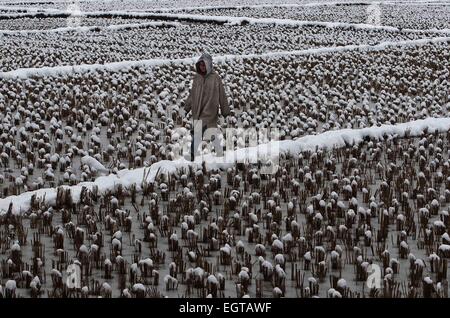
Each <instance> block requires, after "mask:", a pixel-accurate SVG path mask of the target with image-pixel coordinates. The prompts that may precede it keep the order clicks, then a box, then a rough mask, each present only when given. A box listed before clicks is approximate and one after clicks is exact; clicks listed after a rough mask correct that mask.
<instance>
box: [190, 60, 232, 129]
mask: <svg viewBox="0 0 450 318" xmlns="http://www.w3.org/2000/svg"><path fill="white" fill-rule="evenodd" d="M201 61H203V62H204V63H205V65H206V74H205V75H202V74H200V69H199V63H200V62H201ZM195 70H196V74H195V76H194V80H193V83H192V88H191V91H190V93H189V96H188V98H187V100H186V103H185V106H184V109H185V110H186V113H187V112H189V111H190V110H192V117H193V119H194V120H199V119H201V120H202V125H203V126H207V127H208V128H211V127H217V119H218V115H219V106H220V109H221V112H222V115H223V116H227V115H228V114H229V113H230V108H229V106H228V100H227V96H226V95H225V90H224V87H223V83H222V78H221V77H220V76H219V74H217V72H216V71H215V70H213V64H212V57H211V55H209V54H208V53H203V54H202V56H201V57H200V58H199V59H198V60H197V62H196V63H195Z"/></svg>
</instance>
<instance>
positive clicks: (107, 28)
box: [0, 21, 182, 35]
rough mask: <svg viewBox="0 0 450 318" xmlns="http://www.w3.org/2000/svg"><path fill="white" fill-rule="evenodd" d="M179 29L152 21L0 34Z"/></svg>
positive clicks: (174, 25) (9, 31) (177, 23)
mask: <svg viewBox="0 0 450 318" xmlns="http://www.w3.org/2000/svg"><path fill="white" fill-rule="evenodd" d="M166 26H170V27H180V26H182V24H181V23H179V22H169V21H167V22H166V21H161V22H160V21H152V22H142V23H124V24H111V25H107V26H100V25H94V26H76V27H61V28H54V29H43V30H41V29H30V30H0V34H3V35H28V34H30V33H59V32H90V31H117V30H127V29H133V28H138V29H141V28H147V27H155V28H156V27H166Z"/></svg>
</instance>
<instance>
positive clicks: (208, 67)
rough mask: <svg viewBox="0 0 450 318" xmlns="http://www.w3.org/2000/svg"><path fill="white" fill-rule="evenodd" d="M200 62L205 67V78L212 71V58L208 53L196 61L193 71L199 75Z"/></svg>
mask: <svg viewBox="0 0 450 318" xmlns="http://www.w3.org/2000/svg"><path fill="white" fill-rule="evenodd" d="M201 61H203V62H205V65H206V74H205V76H206V75H208V74H209V73H211V72H212V69H213V64H212V57H211V55H209V54H208V53H203V54H202V56H200V58H199V59H198V60H197V63H195V70H196V71H197V73H199V74H200V72H199V67H198V63H200V62H201Z"/></svg>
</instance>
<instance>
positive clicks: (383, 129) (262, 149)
mask: <svg viewBox="0 0 450 318" xmlns="http://www.w3.org/2000/svg"><path fill="white" fill-rule="evenodd" d="M426 129H427V130H428V131H430V132H435V131H439V132H446V131H448V130H449V129H450V118H449V117H446V118H427V119H422V120H416V121H412V122H408V123H402V124H397V125H381V126H379V127H369V128H363V129H342V130H335V131H328V132H325V133H322V134H319V135H312V136H305V137H302V138H299V139H297V140H282V141H272V142H270V143H269V144H261V145H258V146H256V147H249V148H242V149H238V150H236V151H230V152H227V153H226V155H225V159H226V160H225V161H224V162H226V163H222V164H221V163H218V164H216V163H215V162H216V160H215V159H214V157H212V155H206V156H204V157H203V158H201V157H197V158H196V160H195V162H190V161H187V160H185V159H184V158H181V159H177V160H174V161H168V160H163V161H159V162H157V163H154V164H153V165H151V166H150V167H147V168H139V169H135V170H128V169H125V170H120V171H119V172H118V173H117V174H110V175H107V176H102V177H98V178H97V179H96V180H95V181H93V182H82V183H79V184H78V185H75V186H63V187H64V188H66V189H70V190H71V195H72V198H73V201H74V202H78V201H79V199H80V193H81V190H82V188H83V187H86V188H87V189H93V187H94V186H96V187H98V191H99V193H104V192H106V191H108V190H111V189H114V188H115V187H117V186H118V185H119V184H120V185H122V186H123V187H125V188H127V187H130V186H131V185H136V188H137V190H141V185H142V184H143V182H152V181H154V180H155V177H156V176H157V174H158V173H169V174H171V173H175V172H176V171H177V169H180V168H188V167H189V166H196V167H199V166H201V160H202V159H203V160H204V161H205V163H206V168H207V169H213V168H219V167H221V168H226V167H229V166H232V165H233V164H234V163H235V162H245V161H248V160H251V161H252V160H254V159H255V158H258V159H261V158H266V157H267V156H268V155H270V156H271V155H273V149H278V150H279V154H282V153H291V154H295V153H299V152H301V151H307V150H315V149H316V148H320V149H330V148H338V147H344V146H346V145H352V144H356V143H359V142H361V141H363V139H364V138H366V137H372V138H383V137H384V136H386V135H397V136H399V137H404V136H405V134H408V136H410V137H414V136H419V135H420V134H421V133H422V132H423V131H424V130H426ZM270 151H272V152H270ZM33 195H36V198H40V199H44V200H45V202H46V203H47V204H49V205H54V204H56V195H57V189H56V188H46V189H39V190H36V191H31V192H25V193H23V194H20V195H17V196H9V197H7V198H4V199H0V211H2V212H1V213H5V212H6V211H7V210H8V208H9V205H10V203H12V204H13V206H12V212H13V213H23V212H24V211H26V210H27V209H28V208H29V207H30V201H31V197H32V196H33Z"/></svg>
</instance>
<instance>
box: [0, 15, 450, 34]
mask: <svg viewBox="0 0 450 318" xmlns="http://www.w3.org/2000/svg"><path fill="white" fill-rule="evenodd" d="M33 15H36V16H39V17H52V16H55V17H70V16H73V17H111V16H120V17H125V18H158V19H166V20H182V21H188V22H210V23H223V24H228V25H241V24H243V23H250V24H274V25H283V26H292V27H303V26H322V27H326V28H346V29H347V28H350V29H356V30H383V31H388V32H404V33H405V32H406V33H436V34H450V29H448V28H447V29H435V28H434V29H424V30H419V29H408V28H397V27H393V26H385V25H373V24H366V23H348V22H322V21H302V20H293V19H275V18H251V17H233V16H215V15H201V14H183V13H170V11H168V12H163V11H161V12H159V13H158V12H156V11H155V12H146V11H145V12H141V11H125V10H122V11H85V12H73V13H69V12H67V11H63V10H60V11H58V10H51V11H43V12H35V13H12V14H5V15H2V16H6V17H9V18H14V17H32V16H33Z"/></svg>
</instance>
